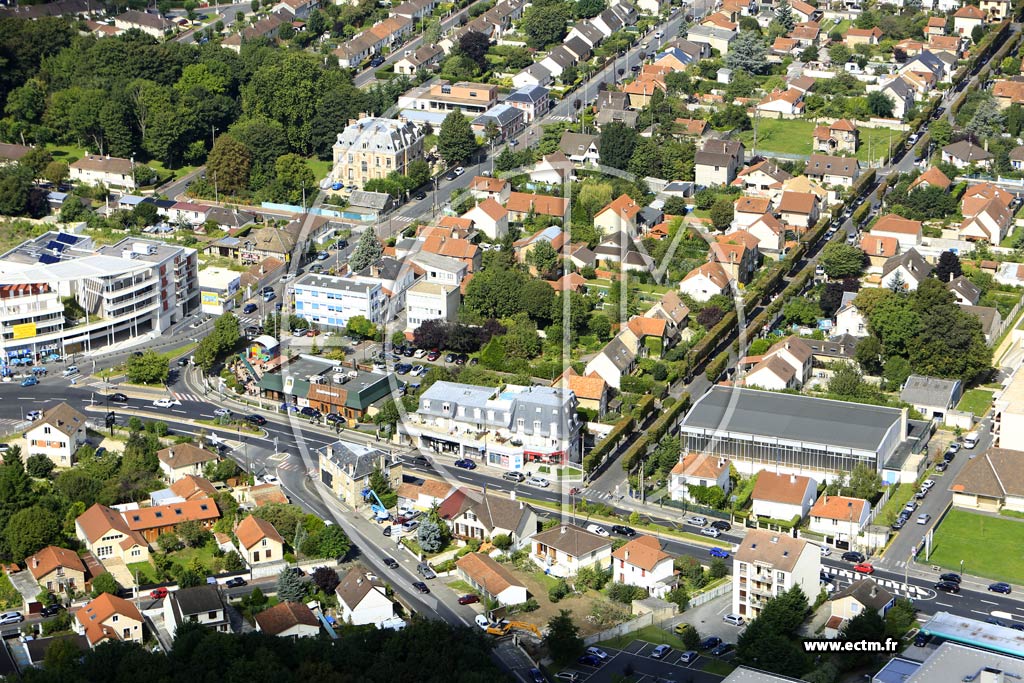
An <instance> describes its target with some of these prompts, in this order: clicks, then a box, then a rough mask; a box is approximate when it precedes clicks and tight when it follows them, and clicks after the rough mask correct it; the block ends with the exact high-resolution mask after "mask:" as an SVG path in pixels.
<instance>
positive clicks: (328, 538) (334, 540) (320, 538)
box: [316, 524, 352, 561]
mask: <svg viewBox="0 0 1024 683" xmlns="http://www.w3.org/2000/svg"><path fill="white" fill-rule="evenodd" d="M316 541H317V556H318V557H334V558H337V559H338V560H339V561H340V560H341V559H342V558H344V557H345V556H346V555H348V551H349V549H350V548H351V547H352V541H351V540H350V539H349V537H348V534H346V533H345V530H344V529H342V528H341V527H340V526H338V525H337V524H331V525H329V526H326V527H324V529H323V530H322V531H321V532H320V533H318V534H317V538H316Z"/></svg>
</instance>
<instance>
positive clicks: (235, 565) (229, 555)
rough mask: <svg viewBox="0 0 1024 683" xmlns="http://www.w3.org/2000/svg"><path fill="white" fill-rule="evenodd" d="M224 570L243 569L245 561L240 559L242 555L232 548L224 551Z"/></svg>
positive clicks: (238, 570) (234, 570) (239, 570)
mask: <svg viewBox="0 0 1024 683" xmlns="http://www.w3.org/2000/svg"><path fill="white" fill-rule="evenodd" d="M224 571H226V572H241V571H245V562H243V561H242V556H241V555H239V554H238V553H237V552H235V551H234V550H229V551H228V552H226V553H224Z"/></svg>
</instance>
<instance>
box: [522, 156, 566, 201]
mask: <svg viewBox="0 0 1024 683" xmlns="http://www.w3.org/2000/svg"><path fill="white" fill-rule="evenodd" d="M571 177H572V162H571V161H569V158H568V157H567V156H565V154H564V153H563V152H562V151H561V150H556V151H555V152H553V153H552V154H548V155H546V156H544V157H541V160H540V161H538V162H537V163H536V164H534V166H533V168H532V169H530V180H532V181H533V182H535V183H545V184H548V185H561V184H562V183H564V182H565V181H567V180H568V179H570V178H571ZM506 201H508V199H507V198H506Z"/></svg>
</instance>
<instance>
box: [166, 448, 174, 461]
mask: <svg viewBox="0 0 1024 683" xmlns="http://www.w3.org/2000/svg"><path fill="white" fill-rule="evenodd" d="M167 459H168V460H173V459H174V449H173V448H168V449H167Z"/></svg>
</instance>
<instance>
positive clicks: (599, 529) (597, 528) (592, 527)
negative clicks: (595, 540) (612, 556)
mask: <svg viewBox="0 0 1024 683" xmlns="http://www.w3.org/2000/svg"><path fill="white" fill-rule="evenodd" d="M587 531H589V532H590V533H592V534H597V535H598V536H605V537H607V536H608V535H609V534H608V530H607V529H605V528H604V527H603V526H601V525H600V524H588V525H587Z"/></svg>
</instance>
